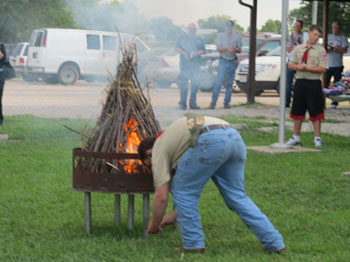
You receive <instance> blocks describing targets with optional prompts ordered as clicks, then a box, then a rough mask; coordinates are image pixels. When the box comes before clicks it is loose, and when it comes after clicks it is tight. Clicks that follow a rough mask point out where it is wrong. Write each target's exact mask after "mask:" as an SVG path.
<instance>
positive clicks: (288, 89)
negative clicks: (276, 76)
mask: <svg viewBox="0 0 350 262" xmlns="http://www.w3.org/2000/svg"><path fill="white" fill-rule="evenodd" d="M294 75H295V71H292V70H290V69H289V68H288V65H287V83H286V105H289V104H290V100H291V98H292V90H293V79H294Z"/></svg>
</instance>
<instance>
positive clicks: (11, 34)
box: [0, 0, 76, 43]
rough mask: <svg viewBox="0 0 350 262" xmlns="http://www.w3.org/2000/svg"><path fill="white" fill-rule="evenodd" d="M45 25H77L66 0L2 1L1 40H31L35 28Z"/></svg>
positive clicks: (0, 12) (71, 26) (65, 26)
mask: <svg viewBox="0 0 350 262" xmlns="http://www.w3.org/2000/svg"><path fill="white" fill-rule="evenodd" d="M43 27H62V28H74V27H76V25H75V23H74V20H73V16H72V13H71V12H70V11H69V10H68V8H67V7H66V5H65V2H64V0H57V1H45V0H31V1H29V0H16V1H1V2H0V42H6V43H10V42H20V41H29V38H30V34H31V32H32V31H33V29H36V28H43Z"/></svg>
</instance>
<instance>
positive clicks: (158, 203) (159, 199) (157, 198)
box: [147, 182, 170, 234]
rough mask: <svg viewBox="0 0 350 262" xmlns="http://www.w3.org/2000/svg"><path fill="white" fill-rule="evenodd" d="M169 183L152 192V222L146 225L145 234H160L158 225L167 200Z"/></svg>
mask: <svg viewBox="0 0 350 262" xmlns="http://www.w3.org/2000/svg"><path fill="white" fill-rule="evenodd" d="M169 187H170V184H169V182H167V183H165V184H164V185H162V186H161V187H159V188H158V189H156V191H155V192H154V197H153V206H152V220H151V222H150V223H149V225H148V228H147V232H148V233H150V234H157V233H159V232H160V223H161V222H162V219H163V217H164V214H165V211H166V208H167V205H168V198H169Z"/></svg>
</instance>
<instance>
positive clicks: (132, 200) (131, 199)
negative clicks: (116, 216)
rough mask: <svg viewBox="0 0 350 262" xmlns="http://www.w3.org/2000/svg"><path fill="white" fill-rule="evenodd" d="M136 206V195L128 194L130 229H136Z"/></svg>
mask: <svg viewBox="0 0 350 262" xmlns="http://www.w3.org/2000/svg"><path fill="white" fill-rule="evenodd" d="M134 206H135V195H131V194H129V195H128V229H129V230H133V229H134Z"/></svg>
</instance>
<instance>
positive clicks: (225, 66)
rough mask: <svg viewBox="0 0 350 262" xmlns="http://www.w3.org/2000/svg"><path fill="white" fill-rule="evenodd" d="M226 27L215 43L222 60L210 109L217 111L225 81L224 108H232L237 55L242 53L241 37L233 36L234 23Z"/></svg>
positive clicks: (229, 23) (229, 22) (230, 22)
mask: <svg viewBox="0 0 350 262" xmlns="http://www.w3.org/2000/svg"><path fill="white" fill-rule="evenodd" d="M225 27H226V31H225V32H224V33H221V34H219V36H218V38H217V39H216V43H215V44H216V49H217V50H218V51H219V52H220V60H219V66H218V71H217V75H216V80H215V84H214V89H213V94H212V98H211V104H210V106H209V109H215V106H216V101H217V100H218V97H219V93H220V89H221V85H222V84H223V83H224V81H225V80H226V92H225V98H224V108H227V109H228V108H230V101H231V95H232V84H233V80H234V78H235V71H236V66H237V54H239V53H240V52H241V47H242V39H241V36H240V35H239V34H233V28H234V23H233V21H232V20H230V21H228V22H227V23H226V25H225Z"/></svg>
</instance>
